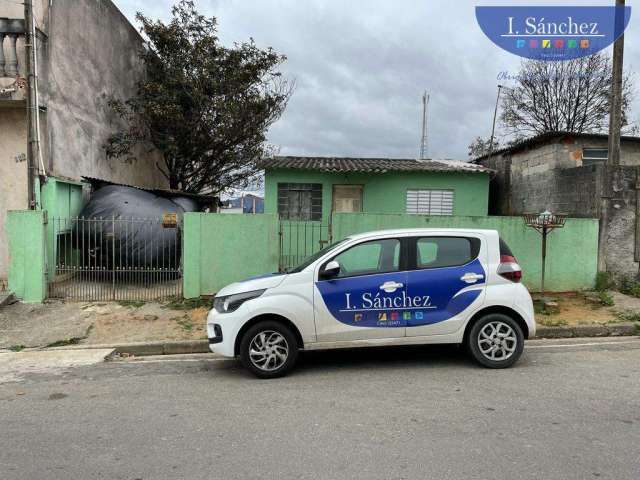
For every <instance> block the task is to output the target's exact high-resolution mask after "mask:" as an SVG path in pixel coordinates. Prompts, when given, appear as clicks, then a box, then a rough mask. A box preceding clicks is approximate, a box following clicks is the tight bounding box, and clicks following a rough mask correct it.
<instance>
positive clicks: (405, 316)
mask: <svg viewBox="0 0 640 480" xmlns="http://www.w3.org/2000/svg"><path fill="white" fill-rule="evenodd" d="M402 319H403V320H411V312H403V313H402Z"/></svg>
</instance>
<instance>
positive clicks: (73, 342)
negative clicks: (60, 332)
mask: <svg viewBox="0 0 640 480" xmlns="http://www.w3.org/2000/svg"><path fill="white" fill-rule="evenodd" d="M82 340H84V338H80V337H72V338H66V339H64V340H58V341H57V342H53V343H50V344H49V345H47V346H46V347H47V348H52V347H66V346H67V345H77V344H79V343H80V341H82Z"/></svg>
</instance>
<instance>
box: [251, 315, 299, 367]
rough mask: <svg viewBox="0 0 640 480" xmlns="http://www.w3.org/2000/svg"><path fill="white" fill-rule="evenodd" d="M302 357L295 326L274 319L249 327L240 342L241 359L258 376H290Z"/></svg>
mask: <svg viewBox="0 0 640 480" xmlns="http://www.w3.org/2000/svg"><path fill="white" fill-rule="evenodd" d="M297 359H298V342H297V340H296V337H295V335H294V334H293V332H292V331H291V329H290V328H289V327H287V326H285V325H283V324H282V323H279V322H274V321H265V322H260V323H257V324H255V325H254V326H252V327H251V328H249V330H247V331H246V332H245V334H244V336H243V337H242V340H241V342H240V361H241V362H242V364H243V365H244V367H245V368H246V369H248V370H249V371H250V372H251V373H253V374H254V375H255V376H256V377H258V378H277V377H282V376H284V375H286V374H287V373H288V372H289V371H290V370H291V369H292V368H293V367H294V365H295V363H296V360H297Z"/></svg>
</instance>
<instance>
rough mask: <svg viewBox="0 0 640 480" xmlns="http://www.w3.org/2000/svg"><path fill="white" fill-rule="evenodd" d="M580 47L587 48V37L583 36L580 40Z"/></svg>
mask: <svg viewBox="0 0 640 480" xmlns="http://www.w3.org/2000/svg"><path fill="white" fill-rule="evenodd" d="M580 48H589V39H588V38H583V39H582V40H580Z"/></svg>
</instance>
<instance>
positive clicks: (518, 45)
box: [516, 38, 525, 48]
mask: <svg viewBox="0 0 640 480" xmlns="http://www.w3.org/2000/svg"><path fill="white" fill-rule="evenodd" d="M524 46H525V41H524V39H522V38H519V39H518V40H516V48H524Z"/></svg>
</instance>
